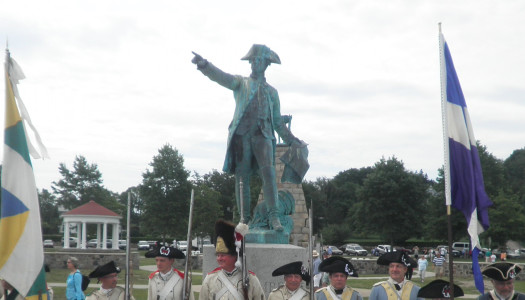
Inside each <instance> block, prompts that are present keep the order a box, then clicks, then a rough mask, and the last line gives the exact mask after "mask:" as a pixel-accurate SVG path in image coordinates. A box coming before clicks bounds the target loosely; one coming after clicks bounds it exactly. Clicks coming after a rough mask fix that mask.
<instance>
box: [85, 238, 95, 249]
mask: <svg viewBox="0 0 525 300" xmlns="http://www.w3.org/2000/svg"><path fill="white" fill-rule="evenodd" d="M87 247H88V248H97V239H91V240H89V241H88V242H87Z"/></svg>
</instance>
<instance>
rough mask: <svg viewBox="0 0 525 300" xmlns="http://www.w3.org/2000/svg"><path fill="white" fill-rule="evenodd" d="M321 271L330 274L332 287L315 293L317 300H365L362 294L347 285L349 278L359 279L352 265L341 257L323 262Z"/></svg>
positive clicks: (334, 257)
mask: <svg viewBox="0 0 525 300" xmlns="http://www.w3.org/2000/svg"><path fill="white" fill-rule="evenodd" d="M319 270H320V271H322V272H326V273H328V277H329V278H330V285H328V286H326V287H323V288H320V289H318V290H317V291H316V292H315V299H316V300H339V299H341V300H363V297H361V294H359V292H358V291H355V290H354V289H352V288H351V287H349V286H347V285H346V280H347V279H348V276H352V277H357V272H356V271H355V269H354V266H353V265H352V263H350V262H349V261H348V260H347V259H345V258H343V257H340V256H332V257H330V258H327V259H325V260H323V262H321V264H320V265H319Z"/></svg>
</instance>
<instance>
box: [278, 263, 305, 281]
mask: <svg viewBox="0 0 525 300" xmlns="http://www.w3.org/2000/svg"><path fill="white" fill-rule="evenodd" d="M288 274H298V275H301V278H302V279H303V280H304V281H306V282H310V273H309V272H308V269H307V268H306V267H304V266H303V262H301V261H295V262H293V263H289V264H286V265H284V266H280V267H279V268H277V269H275V270H274V271H273V272H272V276H280V275H288Z"/></svg>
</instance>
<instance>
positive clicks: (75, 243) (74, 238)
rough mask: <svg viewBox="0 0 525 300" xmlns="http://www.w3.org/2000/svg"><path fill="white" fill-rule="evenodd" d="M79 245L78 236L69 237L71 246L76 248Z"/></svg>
mask: <svg viewBox="0 0 525 300" xmlns="http://www.w3.org/2000/svg"><path fill="white" fill-rule="evenodd" d="M62 245H64V238H62ZM76 246H77V238H76V237H69V247H70V248H75V247H76Z"/></svg>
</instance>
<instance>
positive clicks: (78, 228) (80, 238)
mask: <svg viewBox="0 0 525 300" xmlns="http://www.w3.org/2000/svg"><path fill="white" fill-rule="evenodd" d="M80 233H81V228H80V222H77V248H78V249H80V242H81V241H82V236H81V235H80Z"/></svg>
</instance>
